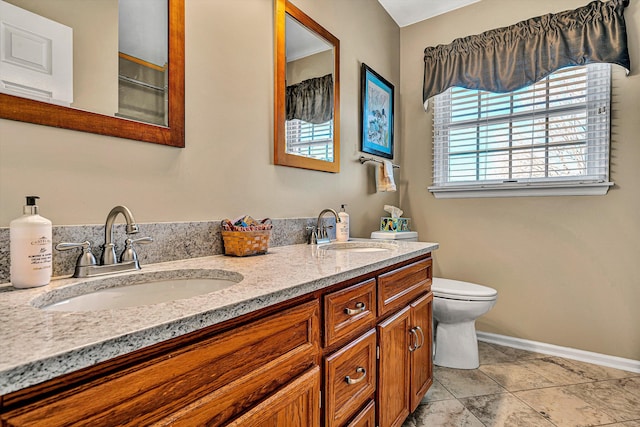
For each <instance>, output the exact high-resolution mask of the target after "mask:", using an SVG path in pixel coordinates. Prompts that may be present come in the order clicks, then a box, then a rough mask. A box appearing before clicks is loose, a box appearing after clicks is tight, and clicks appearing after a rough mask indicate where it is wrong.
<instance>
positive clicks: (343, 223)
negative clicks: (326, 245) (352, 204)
mask: <svg viewBox="0 0 640 427" xmlns="http://www.w3.org/2000/svg"><path fill="white" fill-rule="evenodd" d="M345 206H347V205H342V207H341V209H340V212H338V218H340V222H338V223H336V240H337V241H338V242H346V241H348V240H349V214H348V213H347V212H345V210H344V208H345Z"/></svg>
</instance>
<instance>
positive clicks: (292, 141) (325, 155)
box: [286, 119, 333, 162]
mask: <svg viewBox="0 0 640 427" xmlns="http://www.w3.org/2000/svg"><path fill="white" fill-rule="evenodd" d="M286 124H287V136H286V140H287V153H289V154H296V155H299V156H305V157H313V158H314V159H318V160H324V161H327V162H332V161H333V120H329V121H328V122H324V123H320V124H313V123H307V122H305V121H302V120H298V119H293V120H287V122H286Z"/></svg>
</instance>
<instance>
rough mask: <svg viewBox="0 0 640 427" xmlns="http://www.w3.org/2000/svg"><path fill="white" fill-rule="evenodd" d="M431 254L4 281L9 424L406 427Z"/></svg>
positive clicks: (380, 248) (320, 251)
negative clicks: (17, 286) (39, 284)
mask: <svg viewBox="0 0 640 427" xmlns="http://www.w3.org/2000/svg"><path fill="white" fill-rule="evenodd" d="M437 247H438V245H437V244H432V243H417V242H381V241H368V240H361V241H360V240H355V241H351V242H348V243H346V244H345V243H343V244H338V243H331V244H328V245H307V244H296V245H289V246H279V247H273V248H270V249H269V252H268V253H267V254H266V255H263V256H255V257H246V258H237V257H226V256H222V255H216V256H210V257H201V258H193V259H186V260H179V261H171V262H161V263H157V264H148V265H144V266H143V268H142V269H141V270H139V271H135V272H130V273H116V274H110V275H105V276H98V277H91V278H59V279H56V280H53V281H52V282H51V284H50V285H48V286H46V287H43V288H35V289H28V290H20V291H14V290H11V288H10V287H9V286H7V285H4V286H5V288H4V292H0V318H1V319H0V322H2V324H3V325H4V326H3V328H2V330H1V333H0V342H2V352H1V356H0V399H1V400H0V402H1V410H0V414H1V415H0V419H1V420H2V425H3V426H5V425H6V426H26V425H29V426H38V425H43V426H44V425H46V426H55V425H62V424H65V425H66V423H69V422H71V421H77V422H78V423H79V424H86V425H92V426H94V425H150V424H153V425H185V426H193V425H228V424H229V425H238V426H239V425H273V426H276V425H279V426H282V425H299V426H320V425H323V426H346V425H349V426H364V425H370V426H373V425H379V426H380V427H382V426H400V425H401V424H402V422H403V421H404V419H405V418H406V417H407V416H408V415H409V413H410V411H412V410H413V409H415V407H416V406H417V405H418V403H419V402H420V399H421V398H422V396H423V395H424V394H425V393H426V391H427V390H428V388H429V386H430V385H431V383H432V365H431V347H432V346H431V330H432V325H431V305H432V298H433V296H432V293H431V291H430V287H431V277H432V265H431V262H432V260H431V252H432V251H433V250H435V249H437ZM0 288H1V286H0ZM0 290H1V289H0ZM284 420H286V421H284ZM293 420H295V421H293ZM292 423H293V424H292Z"/></svg>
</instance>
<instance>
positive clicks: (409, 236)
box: [371, 231, 418, 242]
mask: <svg viewBox="0 0 640 427" xmlns="http://www.w3.org/2000/svg"><path fill="white" fill-rule="evenodd" d="M371 238H372V239H384V240H404V241H406V242H417V241H418V232H417V231H374V232H372V233H371Z"/></svg>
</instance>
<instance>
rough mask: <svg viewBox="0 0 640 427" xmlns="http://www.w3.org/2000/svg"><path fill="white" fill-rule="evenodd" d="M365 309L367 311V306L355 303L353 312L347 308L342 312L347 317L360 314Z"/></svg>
mask: <svg viewBox="0 0 640 427" xmlns="http://www.w3.org/2000/svg"><path fill="white" fill-rule="evenodd" d="M366 309H367V306H366V305H365V304H364V303H363V302H358V303H356V308H355V310H354V309H352V308H349V307H347V308H345V309H344V312H345V314H348V315H349V316H353V315H355V314H358V313H362V312H363V311H365V310H366Z"/></svg>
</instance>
